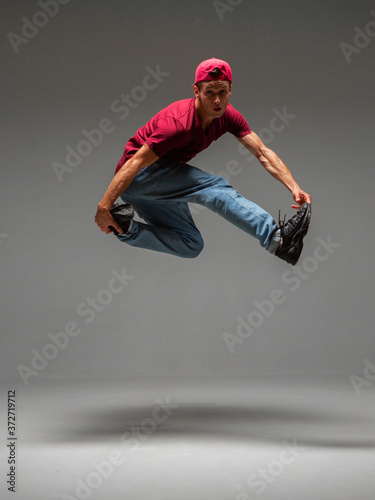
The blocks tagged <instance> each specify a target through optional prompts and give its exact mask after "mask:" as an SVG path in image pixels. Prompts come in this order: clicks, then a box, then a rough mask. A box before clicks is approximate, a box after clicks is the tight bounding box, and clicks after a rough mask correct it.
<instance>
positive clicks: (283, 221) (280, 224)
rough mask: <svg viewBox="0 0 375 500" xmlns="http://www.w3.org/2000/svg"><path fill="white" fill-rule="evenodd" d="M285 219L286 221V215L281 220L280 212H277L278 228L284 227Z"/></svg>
mask: <svg viewBox="0 0 375 500" xmlns="http://www.w3.org/2000/svg"><path fill="white" fill-rule="evenodd" d="M285 219H286V214H285V215H284V219H283V220H281V212H280V210H279V227H284V226H285Z"/></svg>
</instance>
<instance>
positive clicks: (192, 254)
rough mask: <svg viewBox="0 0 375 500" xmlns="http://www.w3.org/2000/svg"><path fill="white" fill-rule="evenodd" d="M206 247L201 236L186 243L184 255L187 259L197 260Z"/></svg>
mask: <svg viewBox="0 0 375 500" xmlns="http://www.w3.org/2000/svg"><path fill="white" fill-rule="evenodd" d="M203 247H204V242H203V239H202V237H201V236H199V237H195V238H194V239H190V240H189V241H185V248H184V252H183V255H181V257H184V258H186V259H195V258H196V257H198V255H199V254H200V253H201V251H202V250H203Z"/></svg>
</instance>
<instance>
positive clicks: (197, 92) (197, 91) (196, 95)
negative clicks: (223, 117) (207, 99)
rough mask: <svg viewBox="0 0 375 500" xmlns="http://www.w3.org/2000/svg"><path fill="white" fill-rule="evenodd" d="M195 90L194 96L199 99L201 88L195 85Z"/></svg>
mask: <svg viewBox="0 0 375 500" xmlns="http://www.w3.org/2000/svg"><path fill="white" fill-rule="evenodd" d="M193 89H194V96H195V97H199V88H198V87H197V86H196V85H194V87H193Z"/></svg>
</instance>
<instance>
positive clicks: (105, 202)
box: [98, 144, 158, 210]
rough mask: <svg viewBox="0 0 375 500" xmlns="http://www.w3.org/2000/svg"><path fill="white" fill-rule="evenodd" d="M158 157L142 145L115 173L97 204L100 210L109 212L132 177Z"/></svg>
mask: <svg viewBox="0 0 375 500" xmlns="http://www.w3.org/2000/svg"><path fill="white" fill-rule="evenodd" d="M157 159H158V157H157V156H156V154H155V153H154V152H153V151H152V150H151V149H150V148H149V147H148V146H147V145H146V144H144V145H143V146H142V147H141V149H139V150H138V151H137V152H136V153H135V155H134V156H132V157H131V158H130V159H129V160H128V161H127V162H126V163H125V165H124V166H123V167H122V168H121V170H119V171H118V172H117V174H116V175H115V177H114V178H113V179H112V182H111V183H110V185H109V186H108V189H107V191H106V193H105V195H104V196H103V199H102V201H101V202H100V203H99V205H98V208H99V209H100V210H109V209H110V208H111V206H112V205H113V203H114V202H115V201H116V200H117V198H118V197H119V196H120V195H121V194H122V193H123V192H124V191H125V189H127V188H128V187H129V186H130V184H131V183H132V181H133V179H134V177H135V176H136V175H137V174H138V173H139V172H140V171H141V170H142V169H144V168H146V167H148V166H149V165H151V164H152V163H154V162H155V161H156V160H157Z"/></svg>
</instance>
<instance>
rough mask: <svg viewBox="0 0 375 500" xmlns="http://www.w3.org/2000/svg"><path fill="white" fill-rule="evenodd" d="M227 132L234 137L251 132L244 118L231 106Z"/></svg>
mask: <svg viewBox="0 0 375 500" xmlns="http://www.w3.org/2000/svg"><path fill="white" fill-rule="evenodd" d="M229 132H230V133H231V134H233V135H235V136H236V137H244V136H245V135H247V134H250V132H251V128H250V127H249V125H248V123H247V121H246V120H245V118H244V117H243V116H242V115H241V113H240V112H239V111H237V110H236V109H234V108H232V110H231V114H230V126H229Z"/></svg>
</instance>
